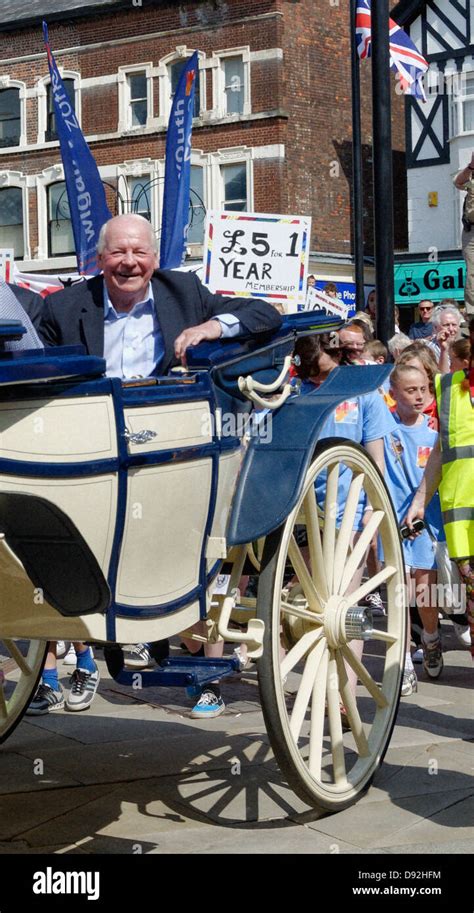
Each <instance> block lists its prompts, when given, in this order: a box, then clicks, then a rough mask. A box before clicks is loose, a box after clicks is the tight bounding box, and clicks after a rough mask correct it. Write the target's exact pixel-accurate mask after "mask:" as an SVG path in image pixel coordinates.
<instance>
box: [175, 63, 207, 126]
mask: <svg viewBox="0 0 474 913" xmlns="http://www.w3.org/2000/svg"><path fill="white" fill-rule="evenodd" d="M190 57H191V54H189V55H188V56H187V57H179V58H178V60H173V61H172V62H171V63H169V64H168V76H169V82H170V110H171V105H172V104H173V98H174V95H175V92H176V89H177V88H178V82H179V77H180V76H181V70H182V69H183V67H184V66H185V65H186V63H187V62H188V60H189V58H190ZM200 110H201V91H200V85H199V69H198V72H197V74H196V79H195V81H194V110H193V117H199V112H200Z"/></svg>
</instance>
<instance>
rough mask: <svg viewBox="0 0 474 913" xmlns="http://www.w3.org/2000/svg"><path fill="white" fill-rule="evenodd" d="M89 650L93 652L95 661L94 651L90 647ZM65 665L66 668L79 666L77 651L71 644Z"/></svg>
mask: <svg viewBox="0 0 474 913" xmlns="http://www.w3.org/2000/svg"><path fill="white" fill-rule="evenodd" d="M89 650H90V651H91V659H94V651H93V649H92V647H89ZM63 663H64V665H65V666H75V665H77V656H76V651H75V649H74V647H73V645H72V643H70V644H69V650H68V651H67V653H66V656H65V657H64V659H63Z"/></svg>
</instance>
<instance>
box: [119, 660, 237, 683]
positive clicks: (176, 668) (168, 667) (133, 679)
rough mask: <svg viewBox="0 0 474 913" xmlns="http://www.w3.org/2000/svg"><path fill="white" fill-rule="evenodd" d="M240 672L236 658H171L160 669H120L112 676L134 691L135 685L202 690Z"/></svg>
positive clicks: (164, 661)
mask: <svg viewBox="0 0 474 913" xmlns="http://www.w3.org/2000/svg"><path fill="white" fill-rule="evenodd" d="M239 670H240V663H239V658H238V656H229V657H228V658H226V659H207V658H202V657H197V658H195V659H193V657H189V656H186V657H180V656H177V657H174V656H173V657H170V658H169V659H165V660H163V663H162V665H161V666H158V667H157V668H156V669H152V670H151V671H148V670H146V671H143V672H142V671H140V672H139V671H135V672H132V671H130V670H128V669H122V670H121V671H120V672H118V673H116V674H115V675H114V679H115V681H116V682H118V683H119V684H120V685H129V686H131V687H132V688H136V687H137V682H139V683H140V687H141V688H201V687H202V686H203V685H206V684H208V683H209V682H215V681H216V679H217V680H220V679H221V678H225V677H226V676H227V675H233V674H234V673H235V672H237V671H239ZM137 676H140V678H139V679H138V678H137Z"/></svg>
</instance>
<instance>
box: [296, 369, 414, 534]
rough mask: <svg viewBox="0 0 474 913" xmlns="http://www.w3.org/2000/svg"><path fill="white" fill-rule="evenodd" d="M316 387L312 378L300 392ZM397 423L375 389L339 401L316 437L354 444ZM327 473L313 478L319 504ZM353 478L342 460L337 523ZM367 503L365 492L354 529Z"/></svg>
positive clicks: (386, 431)
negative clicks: (336, 439) (345, 439)
mask: <svg viewBox="0 0 474 913" xmlns="http://www.w3.org/2000/svg"><path fill="white" fill-rule="evenodd" d="M317 389H319V388H317V387H315V385H314V384H312V383H311V381H303V383H302V384H301V394H302V395H305V394H308V393H314V392H315V390H317ZM396 427H397V426H396V423H395V421H394V419H393V416H392V414H391V413H390V411H389V409H388V408H387V405H386V403H385V401H384V398H383V396H382V395H381V394H380V393H379V392H378V391H377V390H375V391H374V392H373V393H366V394H364V395H363V396H353V397H350V398H348V399H346V400H344V402H342V403H340V404H339V405H338V406H336V408H335V409H334V411H333V412H332V413H331V415H330V416H329V418H328V419H327V420H326V422H325V424H324V426H323V429H322V432H321V434H320V436H319V440H324V439H325V438H330V437H341V438H347V439H349V440H350V441H354V442H355V443H356V444H362V446H364V445H365V444H368V443H370V441H376V440H378V439H379V438H382V437H385V435H387V434H389V433H390V432H391V431H395V430H396ZM326 476H327V473H326V472H324V473H321V474H320V475H319V476H318V478H317V479H316V483H315V488H316V497H317V501H318V504H319V505H320V506H321V507H322V506H324V499H325V496H326ZM351 480H352V471H351V470H350V469H349V467H348V466H345V465H344V464H343V463H341V464H340V467H339V488H338V505H337V525H339V524H340V522H341V520H342V516H343V513H344V507H345V504H346V501H347V495H348V493H349V488H350V484H351ZM365 506H366V499H365V496H361V498H360V499H359V504H358V507H357V512H356V518H355V522H354V529H360V528H361V525H362V524H361V519H362V514H363V512H364V508H365Z"/></svg>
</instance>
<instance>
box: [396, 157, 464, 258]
mask: <svg viewBox="0 0 474 913" xmlns="http://www.w3.org/2000/svg"><path fill="white" fill-rule="evenodd" d="M456 170H457V169H454V171H453V168H452V165H433V166H430V167H428V168H412V169H410V170H409V171H408V238H409V249H410V251H413V253H422V252H423V251H428V249H429V248H430V247H436V248H437V249H438V250H450V249H451V248H454V247H457V244H458V240H457V224H456V206H455V194H457V193H459V191H456V190H455V188H454V186H453V183H452V177H453V174H454V173H455V171H456ZM431 192H437V194H438V205H437V206H429V205H428V194H429V193H431Z"/></svg>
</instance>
